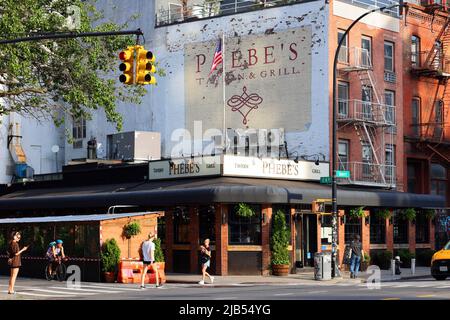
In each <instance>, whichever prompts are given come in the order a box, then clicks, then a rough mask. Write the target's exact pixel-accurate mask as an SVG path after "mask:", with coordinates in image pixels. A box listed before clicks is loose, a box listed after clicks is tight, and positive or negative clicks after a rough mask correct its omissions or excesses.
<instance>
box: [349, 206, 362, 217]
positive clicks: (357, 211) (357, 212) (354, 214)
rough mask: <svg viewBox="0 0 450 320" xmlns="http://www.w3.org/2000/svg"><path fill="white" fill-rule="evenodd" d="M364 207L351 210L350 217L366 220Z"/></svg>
mask: <svg viewBox="0 0 450 320" xmlns="http://www.w3.org/2000/svg"><path fill="white" fill-rule="evenodd" d="M363 209H364V207H358V208H354V209H351V210H350V217H352V218H364V210H363Z"/></svg>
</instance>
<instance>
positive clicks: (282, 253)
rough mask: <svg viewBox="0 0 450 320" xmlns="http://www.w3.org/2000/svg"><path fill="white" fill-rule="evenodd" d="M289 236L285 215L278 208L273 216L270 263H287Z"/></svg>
mask: <svg viewBox="0 0 450 320" xmlns="http://www.w3.org/2000/svg"><path fill="white" fill-rule="evenodd" d="M289 236H290V232H289V229H288V228H287V226H286V218H285V215H284V213H283V211H281V210H278V211H277V213H276V214H275V216H274V222H273V232H272V239H271V250H272V265H282V264H289V250H288V246H289Z"/></svg>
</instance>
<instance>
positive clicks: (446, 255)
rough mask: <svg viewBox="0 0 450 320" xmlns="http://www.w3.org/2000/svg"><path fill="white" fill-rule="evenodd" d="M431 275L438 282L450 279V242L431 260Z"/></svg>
mask: <svg viewBox="0 0 450 320" xmlns="http://www.w3.org/2000/svg"><path fill="white" fill-rule="evenodd" d="M431 275H432V276H433V278H435V279H436V280H445V278H447V277H450V241H449V242H448V243H447V244H446V245H445V246H444V248H443V249H442V250H439V251H438V252H436V253H435V254H434V255H433V258H431Z"/></svg>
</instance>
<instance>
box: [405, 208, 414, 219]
mask: <svg viewBox="0 0 450 320" xmlns="http://www.w3.org/2000/svg"><path fill="white" fill-rule="evenodd" d="M402 217H403V218H404V219H406V220H408V221H413V220H415V219H416V209H414V208H408V209H405V210H403V211H402Z"/></svg>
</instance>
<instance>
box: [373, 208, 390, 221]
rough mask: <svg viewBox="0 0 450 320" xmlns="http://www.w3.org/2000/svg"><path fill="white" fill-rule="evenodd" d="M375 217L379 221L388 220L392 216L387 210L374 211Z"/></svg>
mask: <svg viewBox="0 0 450 320" xmlns="http://www.w3.org/2000/svg"><path fill="white" fill-rule="evenodd" d="M375 216H376V217H377V218H379V219H383V220H386V219H390V218H391V216H392V212H391V211H390V210H389V209H379V210H377V211H375Z"/></svg>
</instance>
